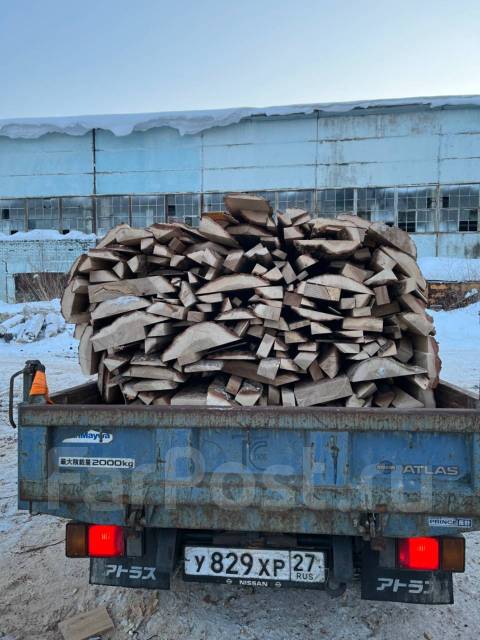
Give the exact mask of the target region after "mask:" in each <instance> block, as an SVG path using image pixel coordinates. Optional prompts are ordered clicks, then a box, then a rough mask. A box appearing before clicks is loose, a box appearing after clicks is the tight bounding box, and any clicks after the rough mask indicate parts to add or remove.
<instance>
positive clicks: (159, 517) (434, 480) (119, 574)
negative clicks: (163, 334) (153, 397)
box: [10, 361, 480, 604]
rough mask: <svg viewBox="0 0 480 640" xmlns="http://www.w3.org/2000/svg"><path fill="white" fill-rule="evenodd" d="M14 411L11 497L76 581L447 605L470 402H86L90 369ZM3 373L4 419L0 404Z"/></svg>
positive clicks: (452, 397)
mask: <svg viewBox="0 0 480 640" xmlns="http://www.w3.org/2000/svg"><path fill="white" fill-rule="evenodd" d="M42 370H43V371H44V367H43V366H42V365H41V363H40V362H38V361H29V362H27V363H26V365H25V368H24V369H23V370H22V371H21V372H18V373H17V374H15V375H19V374H21V373H23V377H24V402H23V403H21V404H20V405H19V407H18V476H19V477H18V490H19V507H20V509H28V510H29V511H30V512H31V513H33V514H39V513H43V514H49V515H52V516H58V517H61V518H67V519H68V520H69V521H70V522H69V523H68V524H67V525H66V555H67V556H68V557H72V558H79V557H90V582H91V583H93V584H102V585H111V586H121V587H139V588H146V589H169V588H170V579H171V576H172V575H173V574H174V573H175V572H177V571H179V572H181V574H182V576H183V579H184V580H189V581H196V582H217V583H225V584H228V585H249V586H255V587H266V588H273V589H283V588H286V587H293V588H308V589H325V590H326V591H327V592H328V593H329V594H330V595H332V596H337V595H340V594H342V593H343V592H344V591H345V589H346V587H347V586H348V584H349V583H352V581H354V580H359V581H360V584H361V595H362V598H364V599H368V600H388V601H396V602H408V603H421V604H450V603H452V602H453V580H452V576H453V573H455V572H462V571H464V566H465V539H464V536H463V534H464V533H468V532H471V531H474V530H478V529H480V421H479V417H480V412H479V404H478V402H477V400H476V399H475V398H474V397H473V396H472V395H470V394H468V393H467V392H465V391H463V390H461V389H458V388H456V387H453V386H451V385H449V384H446V383H441V384H440V385H439V386H438V387H437V389H436V401H437V405H438V408H436V409H420V410H414V409H409V410H398V409H397V410H392V409H385V410H384V409H371V408H362V409H356V408H355V409H354V408H337V407H328V408H321V407H312V408H306V409H302V408H284V407H251V408H238V409H237V408H225V409H222V408H209V407H149V406H136V405H130V406H121V405H106V404H102V403H101V400H100V397H99V395H98V391H97V386H96V383H90V384H85V385H82V386H79V387H75V388H72V389H67V390H65V391H62V392H60V393H56V394H55V395H54V396H52V398H51V400H52V401H53V403H49V402H48V399H47V396H46V394H44V395H41V394H38V392H37V394H36V395H30V390H31V387H32V382H33V381H34V376H35V375H36V373H37V372H39V371H42ZM13 385H14V380H13V379H12V381H11V385H10V388H11V397H10V417H11V421H12V423H13V424H14V418H13V400H12V398H13V393H12V391H13Z"/></svg>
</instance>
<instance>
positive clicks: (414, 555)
mask: <svg viewBox="0 0 480 640" xmlns="http://www.w3.org/2000/svg"><path fill="white" fill-rule="evenodd" d="M398 566H399V567H400V568H402V569H418V570H424V571H432V570H434V569H439V568H440V544H439V542H438V539H437V538H403V539H400V540H399V541H398Z"/></svg>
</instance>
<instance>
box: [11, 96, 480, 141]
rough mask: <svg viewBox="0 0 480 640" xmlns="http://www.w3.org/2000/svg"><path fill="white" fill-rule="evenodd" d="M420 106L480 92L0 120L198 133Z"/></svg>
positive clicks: (32, 126)
mask: <svg viewBox="0 0 480 640" xmlns="http://www.w3.org/2000/svg"><path fill="white" fill-rule="evenodd" d="M406 106H420V107H424V108H427V109H428V108H430V109H441V108H443V107H480V96H471V95H469V96H435V97H420V98H394V99H391V100H359V101H355V102H321V103H315V104H293V105H287V106H280V107H239V108H233V109H210V110H205V111H165V112H158V113H137V114H128V113H125V114H116V115H89V116H63V117H52V118H4V119H1V120H0V135H2V136H7V137H9V138H39V137H40V136H43V135H45V134H46V133H65V134H67V135H71V136H83V135H84V134H85V133H87V132H88V131H91V130H92V129H104V130H106V131H111V132H112V133H113V134H114V135H116V136H127V135H129V134H130V133H132V132H133V131H148V130H149V129H153V128H154V127H171V128H173V129H176V130H177V131H178V132H179V133H180V135H185V134H195V133H200V132H201V131H205V130H207V129H211V128H212V127H226V126H228V125H231V124H236V123H237V122H240V120H243V119H244V118H249V117H252V116H290V115H297V114H300V115H309V114H312V113H315V112H318V113H320V114H322V113H325V114H346V113H350V112H360V113H361V112H365V111H368V110H369V109H385V108H390V109H395V108H398V107H406Z"/></svg>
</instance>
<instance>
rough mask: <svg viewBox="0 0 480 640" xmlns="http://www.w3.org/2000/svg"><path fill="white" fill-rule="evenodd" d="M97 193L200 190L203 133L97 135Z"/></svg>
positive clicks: (160, 131)
mask: <svg viewBox="0 0 480 640" xmlns="http://www.w3.org/2000/svg"><path fill="white" fill-rule="evenodd" d="M96 149H97V151H96V170H97V193H98V194H113V193H156V192H157V193H158V192H191V191H201V167H202V144H201V136H200V135H197V136H181V135H180V134H179V133H178V132H177V131H175V130H173V129H166V128H162V129H152V130H150V131H147V132H144V133H142V132H136V133H132V134H131V135H129V136H126V137H124V138H119V137H116V136H114V135H113V134H112V133H110V132H107V131H98V132H97V134H96Z"/></svg>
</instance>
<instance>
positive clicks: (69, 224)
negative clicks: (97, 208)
mask: <svg viewBox="0 0 480 640" xmlns="http://www.w3.org/2000/svg"><path fill="white" fill-rule="evenodd" d="M72 229H73V230H75V231H83V232H84V233H92V231H93V201H92V198H84V197H74V198H62V233H68V232H69V231H71V230H72Z"/></svg>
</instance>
